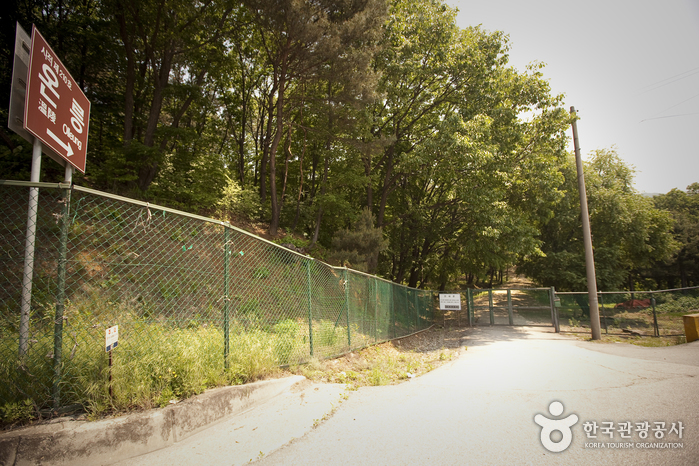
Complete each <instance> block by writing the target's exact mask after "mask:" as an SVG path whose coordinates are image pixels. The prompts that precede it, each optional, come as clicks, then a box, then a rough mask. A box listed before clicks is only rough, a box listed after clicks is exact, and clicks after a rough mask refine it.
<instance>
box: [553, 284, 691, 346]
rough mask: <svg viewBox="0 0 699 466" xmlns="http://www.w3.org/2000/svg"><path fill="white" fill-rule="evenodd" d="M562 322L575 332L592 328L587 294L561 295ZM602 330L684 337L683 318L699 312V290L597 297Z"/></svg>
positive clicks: (642, 292) (604, 293)
mask: <svg viewBox="0 0 699 466" xmlns="http://www.w3.org/2000/svg"><path fill="white" fill-rule="evenodd" d="M557 296H558V297H559V298H560V299H561V307H560V308H559V311H558V312H559V319H560V322H561V324H562V325H567V326H568V327H571V328H576V327H582V328H589V327H590V306H589V299H588V294H587V293H557ZM597 301H598V306H599V316H600V326H601V329H602V331H603V332H605V333H608V334H623V333H626V334H628V333H632V334H638V335H641V336H643V335H646V336H681V335H683V334H684V323H683V320H682V316H683V315H685V314H688V313H692V312H695V311H696V310H697V309H699V288H696V287H695V288H683V289H677V290H657V291H634V292H630V291H624V292H602V293H599V294H598V297H597Z"/></svg>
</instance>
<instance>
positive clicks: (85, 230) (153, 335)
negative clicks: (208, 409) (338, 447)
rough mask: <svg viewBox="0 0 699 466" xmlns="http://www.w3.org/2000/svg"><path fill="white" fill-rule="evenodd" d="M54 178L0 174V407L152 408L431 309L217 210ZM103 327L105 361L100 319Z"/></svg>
mask: <svg viewBox="0 0 699 466" xmlns="http://www.w3.org/2000/svg"><path fill="white" fill-rule="evenodd" d="M30 186H33V187H34V188H31V187H30ZM37 188H38V192H37ZM66 188H67V187H66V186H62V185H56V184H53V185H51V184H47V183H34V184H32V183H22V182H1V186H0V196H2V222H1V225H0V239H1V244H0V253H1V256H0V378H1V379H2V381H3V383H2V384H0V407H2V406H9V405H11V404H13V403H20V402H24V401H25V400H31V402H32V403H33V405H34V406H35V407H36V409H53V410H59V409H60V408H65V407H71V406H82V407H86V408H90V407H92V408H95V407H99V406H101V407H102V408H104V406H107V407H109V406H114V407H129V406H148V405H152V404H155V405H157V404H159V403H163V402H165V403H166V402H167V400H168V399H170V398H172V397H178V396H186V395H189V394H194V393H198V392H201V391H202V390H203V389H205V388H207V387H210V386H215V385H220V384H222V383H230V382H235V381H244V380H245V378H246V374H249V373H250V372H251V371H254V369H255V366H256V365H263V364H273V365H286V364H294V363H300V362H305V361H308V360H309V359H310V358H311V357H318V358H327V357H331V356H334V355H339V354H342V353H344V352H347V351H349V350H351V349H356V348H359V347H363V346H366V345H369V344H374V343H377V342H381V341H385V340H387V339H390V338H395V337H400V336H405V335H408V334H410V333H413V332H415V331H418V330H422V329H425V328H427V327H429V325H431V323H432V321H433V314H434V299H433V294H432V293H431V292H428V291H422V290H415V289H410V288H407V287H404V286H401V285H397V284H394V283H391V282H388V281H386V280H383V279H380V278H377V277H374V276H369V275H366V274H362V273H359V272H354V271H350V270H347V269H345V268H337V267H331V266H329V265H327V264H324V263H322V262H319V261H316V260H313V259H311V258H308V257H306V256H303V255H300V254H297V253H295V252H293V251H290V250H287V249H285V248H283V247H280V246H277V245H275V244H273V243H270V242H268V241H265V240H263V239H260V238H258V237H255V236H253V235H250V234H248V233H246V232H243V231H241V230H238V229H235V228H232V227H230V226H229V225H227V224H225V223H223V222H220V221H216V220H212V219H207V218H203V217H198V216H194V215H190V214H186V213H183V212H178V211H175V210H172V209H167V208H163V207H160V206H155V205H148V204H147V203H143V202H139V201H132V200H128V199H124V198H119V197H117V196H111V195H107V194H105V193H100V192H98V191H93V190H90V189H86V188H81V187H78V186H75V187H73V188H72V189H66ZM30 191H32V192H34V193H35V194H36V195H37V199H38V202H37V207H36V208H35V209H33V210H35V211H36V214H37V215H36V221H35V222H34V224H35V226H36V228H35V229H36V240H35V242H34V245H35V248H34V254H33V258H34V263H33V273H32V274H31V277H32V280H31V288H29V282H28V280H26V279H25V278H24V275H25V273H24V268H25V262H26V260H25V251H26V248H25V242H26V236H27V235H26V234H27V223H28V222H27V212H28V209H29V205H30V204H31V203H30ZM23 289H24V290H25V291H24V293H23ZM23 300H24V301H25V304H24V305H23V304H22V302H23ZM23 310H25V315H24V317H22V311H23ZM114 325H118V326H119V343H118V346H117V348H116V349H114V350H113V351H112V355H113V365H112V367H111V368H110V366H109V358H108V356H107V353H106V352H105V330H106V329H107V328H109V327H111V326H114ZM110 377H111V379H112V382H110V381H109V380H110ZM109 387H111V388H112V393H111V394H110V393H109ZM154 394H155V395H154Z"/></svg>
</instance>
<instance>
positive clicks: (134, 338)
mask: <svg viewBox="0 0 699 466" xmlns="http://www.w3.org/2000/svg"><path fill="white" fill-rule="evenodd" d="M109 304H112V303H109ZM83 307H84V306H83V305H82V304H75V303H70V305H69V309H70V311H69V312H66V315H67V316H69V317H68V319H67V321H66V324H65V326H64V332H63V345H62V348H63V349H62V352H63V357H62V364H61V378H60V382H59V386H60V391H61V399H60V401H61V405H62V406H68V405H80V406H82V407H83V408H84V410H85V411H87V412H88V413H91V414H92V415H100V414H103V413H108V412H116V411H129V410H136V409H148V408H152V407H157V406H165V405H167V404H168V403H170V402H171V400H180V399H184V398H187V397H190V396H192V395H196V394H199V393H202V392H203V391H204V390H206V389H208V388H213V387H218V386H223V385H237V384H242V383H247V382H251V381H254V380H257V379H260V378H263V377H265V376H268V375H270V374H272V373H274V372H276V371H278V369H279V366H280V365H288V364H297V363H299V362H303V361H306V360H308V358H309V352H310V347H309V340H308V335H307V333H308V331H307V326H305V325H303V322H299V321H296V320H292V319H287V320H284V321H281V322H278V323H276V324H275V325H274V326H272V327H271V329H270V331H264V330H260V329H252V328H250V327H249V326H248V327H247V329H246V326H245V325H243V324H236V323H233V324H232V325H231V329H230V333H229V342H230V343H229V354H228V358H227V360H225V359H224V333H223V330H222V328H220V327H219V326H215V325H213V324H211V323H201V324H198V325H196V326H195V325H191V323H189V324H187V325H184V326H183V327H184V328H182V327H178V326H176V325H173V324H172V323H167V322H159V321H156V320H152V319H147V318H139V317H137V316H136V315H135V314H136V313H134V312H131V311H129V309H127V308H125V307H121V306H119V305H113V306H112V309H111V313H112V315H111V316H107V315H106V314H104V313H103V312H102V311H100V310H98V309H96V307H93V308H92V309H91V310H87V309H84V308H83ZM108 321H109V322H119V344H118V346H117V347H116V348H115V349H113V350H112V366H111V368H110V366H109V357H108V354H107V353H106V352H105V349H104V329H105V328H106V327H108V326H109V325H111V324H105V323H104V322H108ZM95 322H97V323H95ZM50 323H52V321H51V322H50ZM304 329H305V330H306V331H305V332H304ZM355 330H356V329H355ZM313 333H314V338H315V343H314V345H315V348H316V354H318V355H322V356H321V357H326V356H331V355H336V354H340V353H341V352H343V351H345V350H347V349H348V344H347V329H346V327H342V326H335V324H334V322H331V321H319V322H314V326H313ZM3 336H4V337H3V338H2V339H1V340H0V354H17V342H18V335H17V334H16V333H14V334H8V332H7V331H5V332H3ZM53 338H54V336H53V326H52V325H38V323H37V324H36V325H35V326H34V328H33V333H32V340H31V342H32V343H31V346H30V349H29V352H28V354H27V355H26V357H25V358H24V359H23V361H18V359H17V358H4V359H3V360H1V361H0V378H1V379H2V380H3V381H5V382H4V383H2V384H0V400H2V404H0V415H1V416H2V418H3V419H2V420H3V421H5V422H9V421H11V419H10V418H11V417H12V416H15V417H16V416H17V412H19V411H18V409H19V408H21V409H22V410H23V411H21V412H25V413H26V412H27V409H26V407H25V406H26V405H27V404H28V403H29V404H30V405H32V406H33V407H34V409H33V410H32V411H33V413H34V414H36V413H37V411H39V410H42V409H49V408H51V407H52V404H53V383H54V379H55V378H54V368H53V351H52V349H53V344H54V342H53ZM110 373H111V380H112V381H111V389H112V395H111V396H110V393H109V388H110V381H109V379H110ZM28 400H29V401H28ZM4 413H7V414H4ZM25 415H26V414H25Z"/></svg>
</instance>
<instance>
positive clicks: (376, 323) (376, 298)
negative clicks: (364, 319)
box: [374, 277, 379, 343]
mask: <svg viewBox="0 0 699 466" xmlns="http://www.w3.org/2000/svg"><path fill="white" fill-rule="evenodd" d="M376 282H377V279H376V277H374V343H376V342H377V341H378V340H377V337H378V336H377V333H378V328H379V312H378V311H379V286H378V284H377V283H376Z"/></svg>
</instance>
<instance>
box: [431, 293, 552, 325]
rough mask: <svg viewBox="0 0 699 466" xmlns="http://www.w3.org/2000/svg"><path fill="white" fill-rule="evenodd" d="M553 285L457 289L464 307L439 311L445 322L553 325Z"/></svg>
mask: <svg viewBox="0 0 699 466" xmlns="http://www.w3.org/2000/svg"><path fill="white" fill-rule="evenodd" d="M552 292H553V290H552V289H551V288H527V289H517V288H514V289H509V290H508V289H492V290H476V289H467V290H458V291H445V292H443V293H448V294H459V295H460V296H461V310H443V311H438V314H437V315H436V316H435V319H436V321H437V322H442V323H443V324H444V325H445V326H463V325H476V326H479V325H515V326H518V325H519V326H545V327H551V326H553V314H552V312H551V307H552V301H551V293H552Z"/></svg>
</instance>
